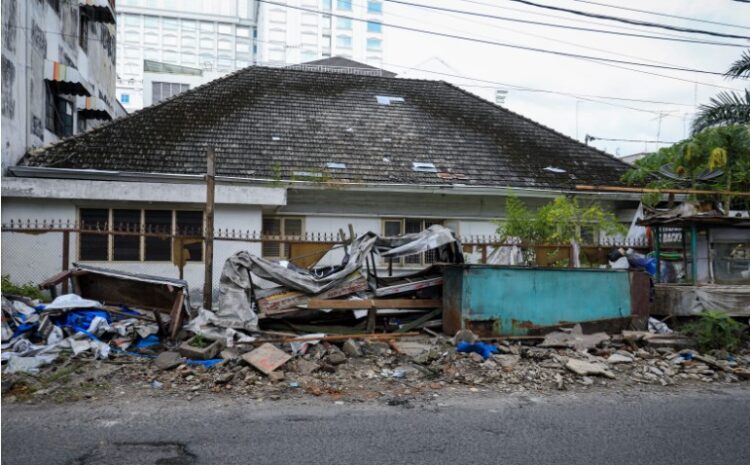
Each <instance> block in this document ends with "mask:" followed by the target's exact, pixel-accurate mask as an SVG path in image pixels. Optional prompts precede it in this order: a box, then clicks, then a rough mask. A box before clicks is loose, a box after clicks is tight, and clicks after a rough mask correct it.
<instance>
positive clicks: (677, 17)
mask: <svg viewBox="0 0 750 465" xmlns="http://www.w3.org/2000/svg"><path fill="white" fill-rule="evenodd" d="M573 1H574V2H579V3H588V4H590V5H598V6H603V7H606V8H614V9H617V10H625V11H633V12H636V13H644V14H649V15H654V16H662V17H665V18H674V19H684V20H685V21H694V22H697V23H706V24H714V25H717V26H729V27H737V28H740V29H750V27H748V26H740V25H738V24H730V23H722V22H719V21H710V20H708V19H700V18H690V17H688V16H679V15H672V14H668V13H661V12H657V11H648V10H639V9H638V8H628V7H626V6H620V5H610V4H608V3H599V2H592V1H590V0H573Z"/></svg>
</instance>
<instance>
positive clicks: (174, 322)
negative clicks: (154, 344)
mask: <svg viewBox="0 0 750 465" xmlns="http://www.w3.org/2000/svg"><path fill="white" fill-rule="evenodd" d="M184 301H185V294H183V293H182V292H180V293H179V294H177V297H176V298H175V299H174V306H173V307H172V312H171V313H170V314H169V317H170V321H169V337H170V338H172V339H174V338H176V337H177V333H178V332H179V331H180V328H181V327H182V314H183V313H184V309H183V305H182V303H183V302H184Z"/></svg>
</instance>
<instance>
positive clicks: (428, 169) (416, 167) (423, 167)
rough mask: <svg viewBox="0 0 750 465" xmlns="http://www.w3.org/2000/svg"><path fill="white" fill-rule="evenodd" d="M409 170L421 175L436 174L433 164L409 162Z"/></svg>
mask: <svg viewBox="0 0 750 465" xmlns="http://www.w3.org/2000/svg"><path fill="white" fill-rule="evenodd" d="M411 169H412V171H418V172H421V173H437V168H435V164H434V163H430V162H423V161H413V162H411Z"/></svg>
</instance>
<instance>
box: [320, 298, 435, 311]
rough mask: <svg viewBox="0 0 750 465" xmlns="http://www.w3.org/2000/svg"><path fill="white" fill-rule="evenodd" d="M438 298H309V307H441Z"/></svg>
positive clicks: (346, 308)
mask: <svg viewBox="0 0 750 465" xmlns="http://www.w3.org/2000/svg"><path fill="white" fill-rule="evenodd" d="M442 304H443V302H442V300H439V299H361V300H326V299H310V300H309V301H308V302H307V308H309V309H318V310H320V309H332V310H362V309H369V308H441V307H442Z"/></svg>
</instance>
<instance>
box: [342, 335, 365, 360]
mask: <svg viewBox="0 0 750 465" xmlns="http://www.w3.org/2000/svg"><path fill="white" fill-rule="evenodd" d="M341 350H342V351H343V352H344V353H345V354H346V355H348V356H349V357H361V356H362V351H361V350H359V345H357V341H355V340H353V339H347V341H346V342H344V344H343V345H342V346H341Z"/></svg>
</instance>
